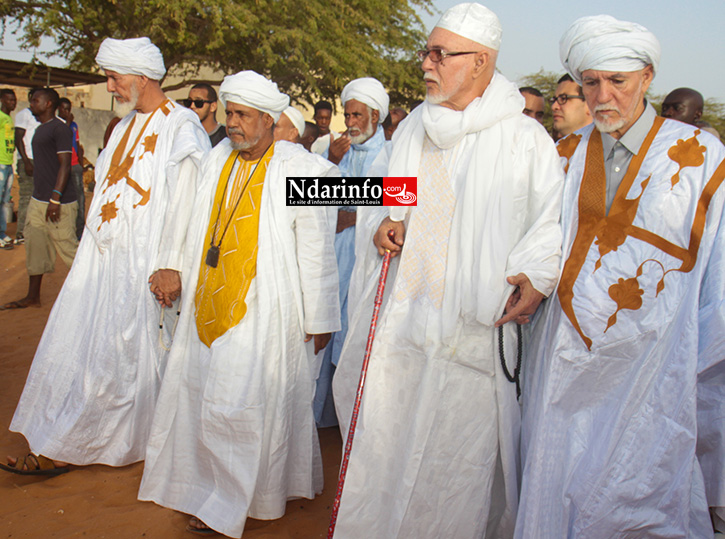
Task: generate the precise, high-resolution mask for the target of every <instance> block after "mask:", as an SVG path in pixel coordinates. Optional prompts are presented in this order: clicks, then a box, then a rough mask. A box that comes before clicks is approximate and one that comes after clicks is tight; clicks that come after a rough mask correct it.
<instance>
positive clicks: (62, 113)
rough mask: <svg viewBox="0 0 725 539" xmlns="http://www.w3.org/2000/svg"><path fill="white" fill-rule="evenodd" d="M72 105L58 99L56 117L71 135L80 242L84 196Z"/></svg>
mask: <svg viewBox="0 0 725 539" xmlns="http://www.w3.org/2000/svg"><path fill="white" fill-rule="evenodd" d="M72 108H73V105H72V104H71V102H70V99H68V98H67V97H61V98H60V105H58V117H59V118H60V119H61V120H63V121H64V122H65V123H66V125H67V126H68V127H70V130H71V132H72V133H73V152H72V154H71V160H70V179H71V183H72V184H73V188H74V189H75V192H76V199H77V200H78V217H76V235H77V236H78V241H81V236H82V235H83V228H84V227H85V226H86V194H85V189H84V186H83V146H81V139H80V133H79V132H78V124H77V123H75V121H73V113H72V112H71V110H72Z"/></svg>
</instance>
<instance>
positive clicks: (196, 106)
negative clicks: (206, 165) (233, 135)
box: [181, 82, 227, 148]
mask: <svg viewBox="0 0 725 539" xmlns="http://www.w3.org/2000/svg"><path fill="white" fill-rule="evenodd" d="M181 104H182V105H184V106H185V107H186V108H190V109H191V110H193V111H194V112H195V113H196V115H197V116H199V121H200V122H201V126H202V127H203V128H204V130H206V133H207V135H209V140H210V141H211V147H212V148H213V147H214V146H216V145H217V144H219V143H220V142H221V141H222V140H224V139H225V138H227V130H226V128H225V127H224V126H223V125H221V124H220V123H218V122H217V121H216V109H217V95H216V90H214V88H212V86H211V85H210V84H206V83H204V82H200V83H199V84H195V85H194V86H192V87H191V90H189V97H188V98H186V99H182V100H181Z"/></svg>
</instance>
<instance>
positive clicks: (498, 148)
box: [335, 3, 563, 538]
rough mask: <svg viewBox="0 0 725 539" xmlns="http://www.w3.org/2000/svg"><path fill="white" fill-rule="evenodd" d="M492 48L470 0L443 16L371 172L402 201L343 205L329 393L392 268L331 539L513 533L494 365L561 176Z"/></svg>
mask: <svg viewBox="0 0 725 539" xmlns="http://www.w3.org/2000/svg"><path fill="white" fill-rule="evenodd" d="M500 41H501V25H500V23H499V21H498V18H497V17H496V15H495V14H494V13H493V12H491V11H490V10H489V9H487V8H485V7H484V6H482V5H480V4H476V3H465V4H459V5H457V6H455V7H452V8H451V9H449V10H448V11H446V12H445V13H444V14H443V16H442V17H441V19H440V21H438V23H437V25H436V27H435V28H434V29H433V31H432V32H431V34H430V36H429V38H428V42H427V45H426V48H425V49H424V50H422V51H420V52H419V53H418V57H419V58H420V59H421V60H422V64H421V68H422V70H423V79H424V81H425V84H426V87H427V98H426V101H425V102H424V103H423V104H422V105H420V106H419V107H417V108H416V109H415V110H413V111H412V112H411V113H410V114H409V115H408V117H407V118H406V120H405V121H404V122H403V123H402V124H401V125H400V127H399V128H398V130H397V132H396V134H395V137H393V143H392V148H391V149H390V154H388V152H387V151H386V152H384V153H381V156H384V157H380V158H379V159H380V161H383V162H381V163H380V164H381V165H383V166H384V168H385V170H386V171H387V172H386V173H385V175H387V176H397V177H410V176H416V177H417V206H415V207H410V206H408V207H405V206H396V207H390V208H384V212H383V214H382V215H380V212H375V211H370V210H368V208H362V207H361V208H358V212H359V213H358V218H357V223H358V224H357V227H358V231H357V235H356V252H355V256H356V262H355V269H354V271H353V277H352V281H351V283H353V284H355V286H356V290H355V291H353V289H352V288H351V290H350V301H351V302H352V303H351V309H354V311H351V312H350V329H349V332H348V337H347V340H346V343H345V346H344V349H343V353H342V356H341V357H340V363H339V365H340V367H339V369H338V371H337V372H336V374H335V376H336V381H335V389H336V393H337V384H338V381H340V382H343V381H344V380H345V379H350V378H354V379H355V380H357V378H358V377H359V375H360V365H361V363H362V357H361V356H362V354H361V353H360V350H363V349H364V348H365V345H364V343H365V340H366V337H367V332H368V328H369V325H370V312H371V310H372V306H373V301H374V300H373V297H372V296H373V295H374V293H375V288H376V287H375V282H376V280H377V278H378V275H379V271H380V264H381V258H380V255H381V254H383V253H384V252H385V250H386V249H387V250H390V251H391V252H392V254H393V255H394V256H395V259H394V260H393V262H392V263H391V268H392V269H391V272H390V275H389V276H388V283H387V287H386V290H385V293H386V298H387V301H386V303H385V304H384V305H383V307H382V310H381V314H380V317H379V319H378V326H377V333H376V335H375V343H374V345H373V349H372V356H371V358H370V363H369V370H368V372H367V381H366V385H365V394H364V398H363V401H362V408H361V410H360V416H359V422H358V427H359V430H358V432H356V433H355V438H354V445H353V448H352V454H351V458H350V463H349V468H348V473H347V479H346V483H345V489H344V492H343V494H342V500H341V505H340V511H339V518H338V520H337V527H336V535H335V536H336V537H339V538H356V537H385V538H388V537H446V538H448V537H488V536H495V537H507V536H511V535H512V533H513V525H514V520H515V515H516V506H517V500H518V487H517V482H518V477H517V469H518V464H517V463H518V425H519V405H518V402H517V398H516V394H517V390H516V384H515V383H511V382H509V381H508V380H507V377H506V372H505V371H504V369H503V366H502V360H504V361H505V363H506V365H507V371H508V372H509V374H510V373H512V372H515V371H516V357H517V352H516V348H517V331H516V322H519V323H525V322H527V321H528V320H529V317H530V316H532V315H533V313H534V311H535V310H536V308H537V306H538V305H539V303H540V302H541V300H542V299H543V298H544V297H545V296H547V295H548V294H549V293H550V292H551V291H552V290H553V289H554V286H555V283H556V280H557V277H558V268H559V261H560V245H561V231H560V228H559V224H558V221H559V211H560V198H561V189H562V185H563V174H562V170H561V166H560V164H559V158H558V156H557V154H556V149H555V148H554V143H553V141H552V140H551V137H549V136H548V134H547V133H546V131H545V130H544V129H542V128H541V126H540V125H538V124H537V123H535V122H531V121H530V120H529V119H528V118H526V117H525V116H524V115H523V114H521V111H522V109H523V108H524V98H523V97H522V96H521V94H520V93H519V91H518V88H517V87H516V86H515V85H514V84H512V83H511V82H509V81H508V80H506V79H505V78H504V77H503V76H502V75H501V74H499V73H496V58H497V55H498V50H499V45H500ZM377 165H378V163H376V165H375V166H376V167H377ZM391 231H392V233H393V234H394V240H393V241H390V240H388V234H389V232H391ZM373 239H374V243H373V241H371V240H373ZM398 255H400V256H398ZM353 292H355V298H354V299H353ZM499 327H501V328H503V329H501V330H500V332H499ZM499 338H501V339H502V341H503V345H504V354H503V356H502V354H501V353H500V351H499ZM343 371H344V372H343ZM512 378H513V379H514V380H515V379H516V376H515V375H513V376H512ZM353 383H354V382H353Z"/></svg>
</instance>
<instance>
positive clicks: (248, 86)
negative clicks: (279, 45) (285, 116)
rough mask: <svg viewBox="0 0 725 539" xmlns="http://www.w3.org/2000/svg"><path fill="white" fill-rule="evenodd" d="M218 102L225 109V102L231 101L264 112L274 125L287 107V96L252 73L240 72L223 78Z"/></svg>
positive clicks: (272, 84)
mask: <svg viewBox="0 0 725 539" xmlns="http://www.w3.org/2000/svg"><path fill="white" fill-rule="evenodd" d="M219 100H220V101H221V102H222V105H224V106H225V107H226V106H227V101H231V102H232V103H237V104H238V105H244V106H245V107H252V108H253V109H257V110H260V111H262V112H266V113H267V114H269V115H270V116H271V117H272V118H273V119H274V123H277V120H279V115H280V114H282V111H284V109H286V108H287V107H288V106H289V96H287V94H283V93H282V92H280V91H279V89H278V88H277V85H276V84H275V83H274V82H272V81H271V80H269V79H268V78H266V77H263V76H262V75H260V74H259V73H255V72H254V71H240V72H239V73H236V74H234V75H227V76H226V77H224V81H223V82H222V85H221V86H220V87H219Z"/></svg>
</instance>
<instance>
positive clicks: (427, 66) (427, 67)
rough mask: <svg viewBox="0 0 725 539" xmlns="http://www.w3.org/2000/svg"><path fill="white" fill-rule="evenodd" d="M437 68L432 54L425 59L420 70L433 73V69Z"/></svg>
mask: <svg viewBox="0 0 725 539" xmlns="http://www.w3.org/2000/svg"><path fill="white" fill-rule="evenodd" d="M434 66H435V63H433V60H431V59H430V54H429V55H428V56H426V57H425V60H423V61H422V62H421V64H420V68H421V69H422V70H423V71H424V72H426V73H427V72H428V71H433V67H434Z"/></svg>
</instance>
